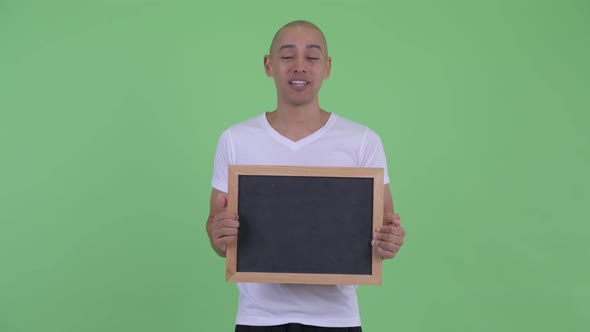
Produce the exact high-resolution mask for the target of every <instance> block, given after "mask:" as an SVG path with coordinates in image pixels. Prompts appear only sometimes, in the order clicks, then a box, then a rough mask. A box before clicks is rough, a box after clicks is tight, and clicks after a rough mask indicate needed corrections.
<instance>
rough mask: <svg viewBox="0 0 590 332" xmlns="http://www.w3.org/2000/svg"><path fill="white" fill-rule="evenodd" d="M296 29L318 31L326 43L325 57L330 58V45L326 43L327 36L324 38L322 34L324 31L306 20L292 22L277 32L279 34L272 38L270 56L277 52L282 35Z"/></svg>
mask: <svg viewBox="0 0 590 332" xmlns="http://www.w3.org/2000/svg"><path fill="white" fill-rule="evenodd" d="M296 27H302V28H310V29H314V30H317V31H318V32H319V33H320V34H321V36H322V39H323V41H324V46H325V50H324V52H325V55H326V56H328V43H327V42H326V36H324V33H323V32H322V30H320V28H318V27H317V25H315V24H313V23H311V22H309V21H305V20H297V21H292V22H289V23H287V24H285V25H283V26H282V27H281V28H280V29H279V31H277V33H275V35H274V37H273V38H272V43H271V44H270V50H269V54H273V52H275V51H277V50H276V47H277V45H276V44H277V41H278V40H279V39H280V35H281V33H282V32H283V31H284V30H285V29H287V28H296Z"/></svg>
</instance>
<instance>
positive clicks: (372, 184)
mask: <svg viewBox="0 0 590 332" xmlns="http://www.w3.org/2000/svg"><path fill="white" fill-rule="evenodd" d="M228 174H229V180H228V181H229V190H228V210H229V211H231V212H234V213H237V214H238V215H239V218H240V228H239V231H238V240H237V241H236V242H234V243H232V244H231V245H229V246H228V249H227V255H226V256H227V274H226V277H227V280H228V281H233V282H279V283H302V284H357V285H362V284H368V285H375V284H380V283H381V258H380V257H377V256H376V255H374V254H373V249H372V247H371V236H372V234H373V231H374V229H375V228H376V227H378V226H379V225H381V224H382V218H383V169H379V168H344V167H300V166H299V167H295V166H244V165H231V166H230V168H229V173H228Z"/></svg>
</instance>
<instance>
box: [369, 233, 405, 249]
mask: <svg viewBox="0 0 590 332" xmlns="http://www.w3.org/2000/svg"><path fill="white" fill-rule="evenodd" d="M373 238H374V239H375V240H380V241H386V242H391V243H394V244H397V245H398V246H401V245H402V244H404V238H403V236H401V235H395V234H387V233H375V235H374V236H373Z"/></svg>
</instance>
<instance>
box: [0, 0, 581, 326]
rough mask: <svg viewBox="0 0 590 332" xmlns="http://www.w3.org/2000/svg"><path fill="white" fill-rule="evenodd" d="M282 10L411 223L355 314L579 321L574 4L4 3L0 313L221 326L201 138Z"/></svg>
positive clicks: (219, 280) (253, 109)
mask: <svg viewBox="0 0 590 332" xmlns="http://www.w3.org/2000/svg"><path fill="white" fill-rule="evenodd" d="M294 19H308V20H311V21H313V22H315V23H316V24H318V25H319V26H320V27H321V28H322V29H323V30H324V32H325V34H326V36H327V38H328V42H329V48H330V53H331V55H332V57H333V68H332V76H331V77H330V79H329V80H328V81H326V82H325V84H324V86H323V89H322V93H321V98H320V100H321V105H322V106H323V107H324V108H325V109H326V110H328V111H333V112H336V113H338V114H340V115H342V116H345V117H348V118H350V119H352V120H355V121H357V122H360V123H363V124H365V125H368V126H369V127H371V128H372V129H374V130H375V131H376V132H377V133H379V135H380V136H381V138H382V140H383V143H384V146H385V148H386V153H387V156H388V161H389V164H390V168H389V172H390V175H391V187H392V192H393V195H394V200H395V205H396V210H397V212H399V213H400V214H401V216H402V223H403V225H404V226H405V228H406V229H407V231H408V235H407V243H406V245H405V246H404V247H403V249H402V251H401V252H400V254H399V256H398V257H397V258H396V259H395V260H393V261H388V262H386V264H384V285H383V286H381V287H371V286H362V287H359V289H358V293H359V301H360V304H361V314H362V317H363V325H364V330H365V331H406V332H410V331H587V330H588V328H589V327H590V318H589V316H590V315H589V312H590V249H589V245H588V242H589V240H590V238H589V236H588V232H589V231H590V227H589V225H588V223H589V221H590V218H588V213H587V209H588V207H589V206H590V192H589V186H590V177H589V176H588V170H589V169H590V133H589V132H590V123H589V122H590V121H589V120H590V117H589V115H588V112H589V111H590V107H589V105H590V79H589V77H590V60H589V59H590V2H589V1H582V0H580V1H574V0H564V1H557V0H556V1H533V0H529V1H524V0H512V1H460V0H451V1H435V0H430V1H426V0H418V1H382V2H380V1H360V0H359V1H352V0H350V1H346V0H341V1H336V0H315V1H308V0H305V1H304V0H299V1H219V2H217V1H207V2H204V1H188V0H185V1H180V0H151V1H150V0H102V1H98V0H95V1H16V0H15V1H7V0H0V167H1V171H0V205H1V206H0V331H1V332H25V331H26V332H29V331H40V332H41V331H42V332H53V331H55V332H58V331H60V332H62V331H68V332H69V331H72V332H81V331H83V332H86V331H88V332H90V331H96V332H99V331H100V332H103V331H141V332H148V331H215V332H216V331H231V330H232V327H233V324H234V319H235V310H236V305H237V290H236V288H235V285H234V284H230V283H226V282H225V281H224V277H225V275H224V274H225V266H224V261H223V260H222V259H221V258H218V257H216V256H215V254H214V253H213V251H212V250H211V249H210V247H209V242H208V239H207V236H206V233H205V227H204V224H205V219H206V218H207V215H208V210H209V206H208V199H209V193H210V190H211V185H210V183H211V182H210V181H211V174H212V161H213V155H214V150H215V146H216V142H217V139H218V137H219V134H220V133H221V131H222V130H223V129H225V128H226V127H227V126H229V125H231V124H234V123H236V122H239V121H242V120H245V119H248V118H250V117H253V116H256V115H258V114H260V113H261V112H263V111H271V110H273V109H274V107H275V102H276V96H275V91H274V84H273V82H272V80H271V79H269V78H267V77H266V76H265V75H264V71H263V67H262V58H263V55H264V54H265V53H266V52H267V50H268V46H269V44H270V40H271V38H272V36H273V34H274V32H275V31H276V30H277V29H278V28H279V27H280V26H281V25H283V24H285V23H287V22H288V21H291V20H294Z"/></svg>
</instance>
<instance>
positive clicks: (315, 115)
mask: <svg viewBox="0 0 590 332" xmlns="http://www.w3.org/2000/svg"><path fill="white" fill-rule="evenodd" d="M266 117H267V119H268V122H269V123H270V125H271V126H272V127H273V128H274V129H275V130H276V131H277V132H278V133H280V134H281V135H283V136H285V137H287V138H288V139H290V140H292V141H298V140H300V139H303V138H305V137H307V136H309V135H311V134H313V133H314V132H316V131H317V130H318V129H320V128H322V127H323V126H324V125H325V124H326V122H327V121H328V119H329V117H330V113H328V112H326V111H324V110H322V109H321V108H319V106H318V105H307V106H295V107H290V108H287V107H279V108H277V109H276V110H275V111H273V112H270V113H267V115H266Z"/></svg>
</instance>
